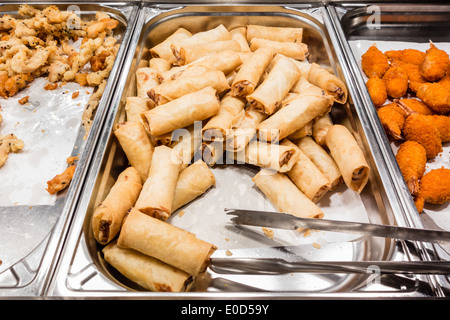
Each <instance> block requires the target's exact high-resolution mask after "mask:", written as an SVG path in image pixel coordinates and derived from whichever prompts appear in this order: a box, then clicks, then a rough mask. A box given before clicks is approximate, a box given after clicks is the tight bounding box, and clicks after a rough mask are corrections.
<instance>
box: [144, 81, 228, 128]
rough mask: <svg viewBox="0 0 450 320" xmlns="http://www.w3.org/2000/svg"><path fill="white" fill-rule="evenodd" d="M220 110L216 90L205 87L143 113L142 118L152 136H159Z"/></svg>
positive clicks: (203, 118) (210, 115)
mask: <svg viewBox="0 0 450 320" xmlns="http://www.w3.org/2000/svg"><path fill="white" fill-rule="evenodd" d="M219 110H220V102H219V99H218V98H217V96H216V90H214V88H212V87H206V88H204V89H201V90H199V91H197V92H193V93H189V94H186V95H184V96H182V97H180V98H178V99H175V100H173V101H171V102H169V103H166V104H164V105H161V106H157V107H156V108H154V109H152V110H149V111H147V112H144V113H143V114H142V116H143V118H144V119H145V121H146V122H147V124H148V127H149V130H150V132H151V134H152V135H155V136H157V135H160V134H163V133H166V132H171V131H173V130H175V129H179V128H184V127H187V126H189V125H191V124H193V123H194V122H195V121H201V120H205V119H207V118H209V117H212V116H213V115H215V114H216V113H218V112H219Z"/></svg>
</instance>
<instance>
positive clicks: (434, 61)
mask: <svg viewBox="0 0 450 320" xmlns="http://www.w3.org/2000/svg"><path fill="white" fill-rule="evenodd" d="M448 64H449V56H448V54H447V52H445V51H444V50H441V49H438V48H437V47H436V46H435V45H434V44H433V43H432V42H430V48H429V49H428V50H427V53H426V55H425V58H424V59H423V62H422V64H421V65H420V71H421V73H422V76H423V77H424V78H425V79H427V80H428V81H431V82H434V81H438V80H440V79H442V77H444V75H445V73H446V71H447V68H448Z"/></svg>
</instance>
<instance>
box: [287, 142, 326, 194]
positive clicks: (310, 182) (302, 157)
mask: <svg viewBox="0 0 450 320" xmlns="http://www.w3.org/2000/svg"><path fill="white" fill-rule="evenodd" d="M280 144H281V145H283V146H289V147H291V148H296V150H297V151H296V152H297V153H298V154H299V156H298V160H297V162H295V164H294V165H293V166H292V168H291V169H290V170H289V171H288V172H287V173H286V174H287V176H288V177H289V178H290V179H291V180H292V182H294V184H295V185H296V186H297V187H298V188H299V189H300V191H301V192H303V194H304V195H305V196H307V197H308V198H309V199H310V200H311V201H312V202H314V203H317V202H318V201H319V200H320V199H321V198H322V197H323V196H324V195H325V194H326V193H327V192H328V190H330V186H331V185H330V182H329V181H328V179H327V177H325V176H324V175H323V173H322V172H321V171H320V170H319V169H318V168H317V167H316V165H315V164H314V163H313V162H312V161H311V159H310V158H309V157H308V156H307V155H306V154H304V153H303V152H302V151H301V150H300V149H299V148H298V147H297V146H296V145H295V144H294V143H293V142H291V141H289V140H287V139H284V140H283V141H282V142H281V143H280Z"/></svg>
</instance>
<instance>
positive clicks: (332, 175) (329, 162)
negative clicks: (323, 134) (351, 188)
mask: <svg viewBox="0 0 450 320" xmlns="http://www.w3.org/2000/svg"><path fill="white" fill-rule="evenodd" d="M295 144H296V145H297V147H298V148H299V149H300V150H301V151H302V152H303V153H304V154H305V155H307V156H308V158H309V159H311V161H312V162H313V163H314V165H315V166H316V167H317V168H318V169H319V170H320V172H322V173H323V175H324V176H325V177H326V178H327V179H328V181H329V182H330V190H333V189H335V188H336V187H337V186H338V185H339V184H340V183H341V181H342V174H341V171H340V170H339V167H338V165H337V163H336V161H334V159H333V158H332V157H331V156H330V155H329V154H328V152H326V151H325V149H323V148H322V147H321V146H320V145H318V144H317V143H316V142H315V141H314V139H313V138H311V137H304V138H302V139H300V140H298V141H296V143H295Z"/></svg>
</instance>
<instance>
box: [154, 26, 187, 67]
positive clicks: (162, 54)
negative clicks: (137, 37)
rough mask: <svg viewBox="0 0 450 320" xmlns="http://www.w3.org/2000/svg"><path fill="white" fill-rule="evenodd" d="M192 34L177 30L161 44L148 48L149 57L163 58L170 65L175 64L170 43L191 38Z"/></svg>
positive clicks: (181, 29)
mask: <svg viewBox="0 0 450 320" xmlns="http://www.w3.org/2000/svg"><path fill="white" fill-rule="evenodd" d="M191 36H192V34H191V33H190V32H189V31H187V30H186V29H184V28H179V29H177V30H176V31H175V32H174V33H173V34H171V35H170V36H168V37H167V38H166V39H165V40H164V41H163V42H161V43H159V44H157V45H155V46H153V47H152V48H150V55H151V56H152V57H153V58H163V59H165V60H167V61H169V62H171V63H174V62H176V58H175V56H174V55H173V52H172V49H171V47H170V45H171V44H172V42H176V41H179V40H181V39H186V38H189V37H191Z"/></svg>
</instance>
